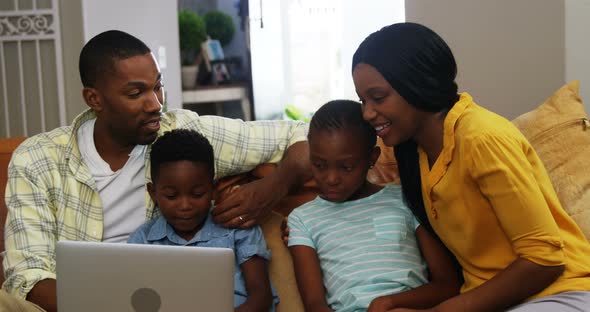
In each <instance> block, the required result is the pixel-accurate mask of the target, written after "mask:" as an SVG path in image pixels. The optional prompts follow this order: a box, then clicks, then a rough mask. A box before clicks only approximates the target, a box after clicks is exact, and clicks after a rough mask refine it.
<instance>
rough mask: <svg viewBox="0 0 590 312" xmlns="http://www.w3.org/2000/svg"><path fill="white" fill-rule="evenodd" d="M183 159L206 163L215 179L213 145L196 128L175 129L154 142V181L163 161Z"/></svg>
mask: <svg viewBox="0 0 590 312" xmlns="http://www.w3.org/2000/svg"><path fill="white" fill-rule="evenodd" d="M181 160H188V161H192V162H196V163H202V164H205V165H206V166H207V168H208V169H209V175H210V177H211V180H213V177H214V176H215V161H214V158H213V146H211V143H209V140H207V138H205V137H204V136H203V135H201V134H200V133H198V132H197V131H194V130H189V129H175V130H172V131H169V132H166V133H164V135H163V136H161V137H160V138H158V139H157V140H156V142H155V143H154V144H152V151H151V154H150V162H151V171H150V172H151V175H152V182H156V179H157V178H158V174H159V169H160V166H161V165H162V164H163V163H166V162H172V161H181Z"/></svg>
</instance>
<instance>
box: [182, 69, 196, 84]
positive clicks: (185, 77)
mask: <svg viewBox="0 0 590 312" xmlns="http://www.w3.org/2000/svg"><path fill="white" fill-rule="evenodd" d="M198 72H199V66H198V65H190V66H182V88H183V89H194V88H195V87H196V84H197V74H198Z"/></svg>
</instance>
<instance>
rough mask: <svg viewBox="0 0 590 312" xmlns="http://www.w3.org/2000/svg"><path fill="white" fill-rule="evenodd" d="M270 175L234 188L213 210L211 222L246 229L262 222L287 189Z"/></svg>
mask: <svg viewBox="0 0 590 312" xmlns="http://www.w3.org/2000/svg"><path fill="white" fill-rule="evenodd" d="M276 179H277V176H276V175H275V174H272V175H270V176H267V177H264V178H262V179H259V180H256V181H253V182H250V183H248V184H244V185H241V186H240V187H237V188H235V189H234V190H233V191H232V193H231V194H230V195H229V197H228V198H227V199H225V200H224V201H223V202H221V203H219V204H218V205H216V206H215V208H213V211H212V215H213V221H214V222H215V223H217V224H219V225H221V226H224V227H230V228H237V227H240V228H248V227H252V226H254V225H255V224H258V223H260V222H261V221H263V220H264V219H265V218H266V217H267V216H268V215H269V214H270V212H271V210H272V207H273V206H275V205H276V204H277V203H278V202H279V201H280V200H281V199H282V198H283V197H285V196H286V195H287V193H288V192H289V189H288V187H287V186H286V185H284V184H282V183H278V182H279V181H276Z"/></svg>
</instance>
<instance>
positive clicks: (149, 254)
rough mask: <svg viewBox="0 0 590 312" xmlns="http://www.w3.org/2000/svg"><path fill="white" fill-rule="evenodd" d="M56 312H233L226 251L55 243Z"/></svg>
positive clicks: (230, 267) (231, 259) (229, 255)
mask: <svg viewBox="0 0 590 312" xmlns="http://www.w3.org/2000/svg"><path fill="white" fill-rule="evenodd" d="M56 252H57V259H56V262H57V263H56V265H57V268H56V271H57V304H58V309H59V311H60V312H79V311H101V312H102V311H131V312H152V311H154V312H155V311H161V312H166V311H189V310H190V311H219V312H224V311H227V312H230V311H233V305H234V261H235V260H234V253H233V250H231V249H228V248H205V247H183V246H159V245H138V244H119V243H96V242H77V241H59V242H58V243H57V251H56Z"/></svg>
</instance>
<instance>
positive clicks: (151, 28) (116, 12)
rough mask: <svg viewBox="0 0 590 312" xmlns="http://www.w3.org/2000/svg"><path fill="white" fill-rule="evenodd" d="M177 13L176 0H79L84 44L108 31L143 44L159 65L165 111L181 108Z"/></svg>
mask: <svg viewBox="0 0 590 312" xmlns="http://www.w3.org/2000/svg"><path fill="white" fill-rule="evenodd" d="M177 14H178V11H177V4H176V1H171V0H165V1H162V0H124V1H121V0H100V1H96V0H82V16H83V23H84V42H88V40H90V39H91V38H92V37H93V36H95V35H97V34H99V33H101V32H103V31H106V30H109V29H118V30H122V31H125V32H128V33H130V34H132V35H134V36H136V37H138V38H139V39H141V40H142V41H144V42H145V43H146V44H147V45H148V46H149V47H150V49H151V50H152V51H153V52H154V55H155V56H156V59H157V60H158V62H159V63H160V69H161V70H162V76H163V78H164V80H163V81H164V85H165V88H164V89H165V90H166V96H167V100H166V101H167V104H168V108H169V109H170V108H181V107H182V89H181V83H180V51H179V43H178V18H177V16H178V15H177ZM162 49H163V50H162Z"/></svg>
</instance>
